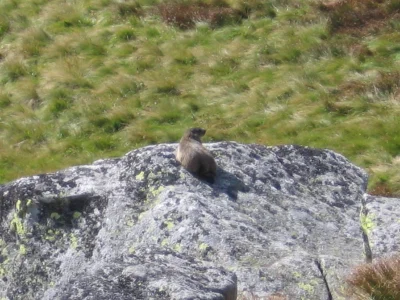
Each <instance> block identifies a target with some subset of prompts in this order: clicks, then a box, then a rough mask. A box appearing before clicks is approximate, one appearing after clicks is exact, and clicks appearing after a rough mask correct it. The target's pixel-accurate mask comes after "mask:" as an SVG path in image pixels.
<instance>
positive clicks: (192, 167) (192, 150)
mask: <svg viewBox="0 0 400 300" xmlns="http://www.w3.org/2000/svg"><path fill="white" fill-rule="evenodd" d="M205 132H206V131H205V130H204V129H202V128H191V129H188V130H187V131H186V132H185V134H184V135H183V137H182V139H181V140H180V143H179V146H178V149H177V152H176V159H177V160H178V161H179V162H180V163H181V165H182V166H183V167H184V168H185V169H187V170H188V171H189V172H191V173H193V174H196V175H199V176H200V177H203V178H204V179H206V180H207V181H209V182H214V179H215V175H216V174H217V164H216V163H215V160H214V158H213V156H212V155H211V153H210V152H209V151H208V150H207V149H206V148H205V147H204V146H203V145H202V144H201V137H202V136H203V135H204V134H205Z"/></svg>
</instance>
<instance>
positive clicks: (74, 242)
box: [69, 233, 78, 249]
mask: <svg viewBox="0 0 400 300" xmlns="http://www.w3.org/2000/svg"><path fill="white" fill-rule="evenodd" d="M69 241H70V245H71V247H72V248H73V249H76V248H77V247H78V238H77V237H76V236H75V235H74V234H73V233H70V235H69Z"/></svg>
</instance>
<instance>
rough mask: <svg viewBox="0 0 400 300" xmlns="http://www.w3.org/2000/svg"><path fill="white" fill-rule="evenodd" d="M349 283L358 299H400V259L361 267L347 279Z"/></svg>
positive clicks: (396, 258)
mask: <svg viewBox="0 0 400 300" xmlns="http://www.w3.org/2000/svg"><path fill="white" fill-rule="evenodd" d="M347 283H348V284H349V286H350V292H351V294H352V295H353V296H356V297H358V299H376V300H396V299H400V257H399V256H398V255H397V256H392V257H388V258H381V259H379V260H377V261H375V262H373V263H366V264H363V265H360V266H358V267H356V268H355V269H354V270H353V272H352V274H351V275H350V276H349V277H348V278H347Z"/></svg>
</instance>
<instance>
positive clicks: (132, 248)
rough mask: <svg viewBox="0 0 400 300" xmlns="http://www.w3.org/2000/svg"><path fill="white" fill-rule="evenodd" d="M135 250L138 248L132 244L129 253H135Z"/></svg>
mask: <svg viewBox="0 0 400 300" xmlns="http://www.w3.org/2000/svg"><path fill="white" fill-rule="evenodd" d="M135 251H136V249H135V247H134V246H131V247H129V249H128V253H129V254H133V253H135Z"/></svg>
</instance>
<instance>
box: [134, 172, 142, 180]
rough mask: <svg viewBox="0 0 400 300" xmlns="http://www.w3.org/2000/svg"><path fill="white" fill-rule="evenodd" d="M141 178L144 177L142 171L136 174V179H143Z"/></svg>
mask: <svg viewBox="0 0 400 300" xmlns="http://www.w3.org/2000/svg"><path fill="white" fill-rule="evenodd" d="M143 179H144V172H143V171H142V172H140V173H139V174H137V175H136V180H143Z"/></svg>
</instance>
